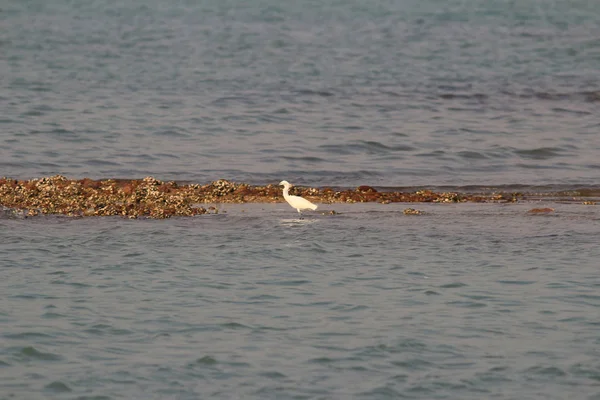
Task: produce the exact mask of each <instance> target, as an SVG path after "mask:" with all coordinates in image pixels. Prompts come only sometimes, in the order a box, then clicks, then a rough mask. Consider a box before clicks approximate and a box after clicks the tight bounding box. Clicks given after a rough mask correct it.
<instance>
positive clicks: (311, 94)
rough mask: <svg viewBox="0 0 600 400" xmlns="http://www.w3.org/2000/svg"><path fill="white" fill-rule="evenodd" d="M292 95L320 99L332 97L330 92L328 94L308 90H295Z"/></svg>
mask: <svg viewBox="0 0 600 400" xmlns="http://www.w3.org/2000/svg"><path fill="white" fill-rule="evenodd" d="M294 93H296V94H299V95H303V96H321V97H331V96H333V95H334V94H333V93H332V92H328V91H325V90H310V89H301V90H296V91H295V92H294Z"/></svg>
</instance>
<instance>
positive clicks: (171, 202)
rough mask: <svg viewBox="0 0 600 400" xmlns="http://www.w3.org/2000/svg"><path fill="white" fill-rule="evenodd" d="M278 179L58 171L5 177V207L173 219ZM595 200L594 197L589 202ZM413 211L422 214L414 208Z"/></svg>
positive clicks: (451, 196) (443, 198) (385, 198)
mask: <svg viewBox="0 0 600 400" xmlns="http://www.w3.org/2000/svg"><path fill="white" fill-rule="evenodd" d="M290 192H291V194H295V195H299V196H302V197H305V198H307V199H309V200H310V201H312V202H316V203H325V204H334V203H364V202H379V203H383V204H388V203H395V202H405V203H419V202H424V203H459V202H480V203H481V202H504V203H508V202H516V201H518V200H523V199H526V198H527V195H525V194H522V193H491V194H471V193H455V192H447V193H436V192H433V191H430V190H418V191H415V192H393V191H378V190H377V189H375V188H373V187H371V186H359V187H357V188H354V189H343V190H337V189H332V188H329V187H324V188H302V187H292V189H291V190H290ZM283 201H284V199H283V195H282V191H281V188H280V187H279V186H278V185H276V184H271V185H266V186H251V185H248V184H246V183H235V182H230V181H227V180H223V179H221V180H218V181H214V182H211V183H209V184H206V185H199V184H180V183H177V182H173V181H171V182H162V181H159V180H157V179H155V178H153V177H146V178H144V179H106V180H92V179H88V178H86V179H80V180H72V179H67V178H66V177H64V176H61V175H56V176H52V177H48V178H40V179H32V180H15V179H10V178H0V206H4V207H8V208H11V209H15V210H22V211H23V212H24V213H25V215H27V216H35V215H38V214H62V215H67V216H74V217H85V216H109V215H113V216H116V215H118V216H123V217H128V218H138V217H148V218H169V217H174V216H193V215H200V214H207V213H217V212H218V207H217V205H218V204H219V203H278V202H283ZM584 204H592V202H589V201H588V202H584ZM410 214H416V213H414V212H412V213H410Z"/></svg>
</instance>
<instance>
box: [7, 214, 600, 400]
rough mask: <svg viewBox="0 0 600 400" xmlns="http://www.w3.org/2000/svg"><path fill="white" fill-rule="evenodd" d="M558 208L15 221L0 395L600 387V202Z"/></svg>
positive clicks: (505, 393) (441, 394)
mask: <svg viewBox="0 0 600 400" xmlns="http://www.w3.org/2000/svg"><path fill="white" fill-rule="evenodd" d="M541 206H545V204H541ZM553 206H554V207H555V209H556V211H555V213H553V214H550V215H531V214H528V213H527V210H528V209H529V208H530V207H531V205H523V204H516V205H498V204H490V205H477V204H459V205H442V204H439V205H429V206H425V205H421V206H419V209H421V210H423V211H426V212H427V214H425V215H422V216H406V215H403V213H402V209H403V207H404V206H402V205H400V204H389V205H379V204H377V205H376V204H369V205H336V206H328V205H322V206H321V209H322V211H328V210H331V209H332V208H334V209H335V210H336V211H337V212H338V213H339V214H338V215H323V214H318V213H313V214H310V215H307V216H306V218H305V219H304V220H298V219H295V215H294V214H295V211H294V210H292V209H291V208H289V207H288V206H287V205H284V204H275V205H238V206H226V207H224V208H222V210H221V211H222V212H221V213H220V214H218V215H205V216H201V217H196V218H187V219H171V220H166V221H157V220H133V221H131V220H126V219H120V218H114V219H113V218H84V219H69V218H56V217H41V218H32V219H31V218H30V219H16V218H6V217H5V218H3V219H0V260H1V265H0V266H1V271H2V278H3V279H2V281H1V283H0V292H1V293H2V297H3V301H2V303H0V304H1V305H0V323H1V326H2V332H1V342H2V346H1V350H0V370H1V371H2V374H0V393H1V394H0V398H2V399H12V398H67V399H83V398H85V399H88V398H89V399H91V398H95V399H132V398H139V399H142V398H144V399H165V398H171V399H196V398H222V399H231V398H244V399H347V398H364V399H397V398H409V399H434V398H440V399H441V398H444V399H482V398H501V399H540V400H542V399H544V400H546V399H567V398H569V399H598V398H599V396H600V363H599V361H598V360H600V351H599V349H600V336H599V334H598V332H599V330H598V329H599V326H600V319H599V316H600V295H599V294H598V293H599V289H600V280H599V279H598V259H599V258H600V250H599V247H598V237H599V235H600V212H599V209H598V208H596V207H593V206H584V205H580V204H562V205H561V204H559V205H554V204H553Z"/></svg>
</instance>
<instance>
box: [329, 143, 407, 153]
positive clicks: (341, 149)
mask: <svg viewBox="0 0 600 400" xmlns="http://www.w3.org/2000/svg"><path fill="white" fill-rule="evenodd" d="M321 149H323V150H325V151H327V152H329V153H333V154H340V155H350V154H360V153H366V154H389V153H394V152H404V151H413V150H415V148H414V147H412V146H408V145H397V146H387V145H385V144H383V143H380V142H376V141H372V140H359V141H356V142H353V143H349V144H333V145H322V146H321Z"/></svg>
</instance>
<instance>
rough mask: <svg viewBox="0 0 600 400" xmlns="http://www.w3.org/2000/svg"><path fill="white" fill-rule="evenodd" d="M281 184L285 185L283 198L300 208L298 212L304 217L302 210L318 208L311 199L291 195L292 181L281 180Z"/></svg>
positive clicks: (297, 208) (294, 206)
mask: <svg viewBox="0 0 600 400" xmlns="http://www.w3.org/2000/svg"><path fill="white" fill-rule="evenodd" d="M279 186H283V198H284V199H285V201H287V202H288V204H289V205H290V206H292V207H293V208H295V209H296V210H298V214H300V217H302V210H308V209H311V210H316V209H317V205H316V204H313V203H311V202H310V201H308V200H306V199H304V198H302V197H300V196H291V195H290V193H289V191H290V186H291V185H290V183H289V182H288V181H281V182H279Z"/></svg>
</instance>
